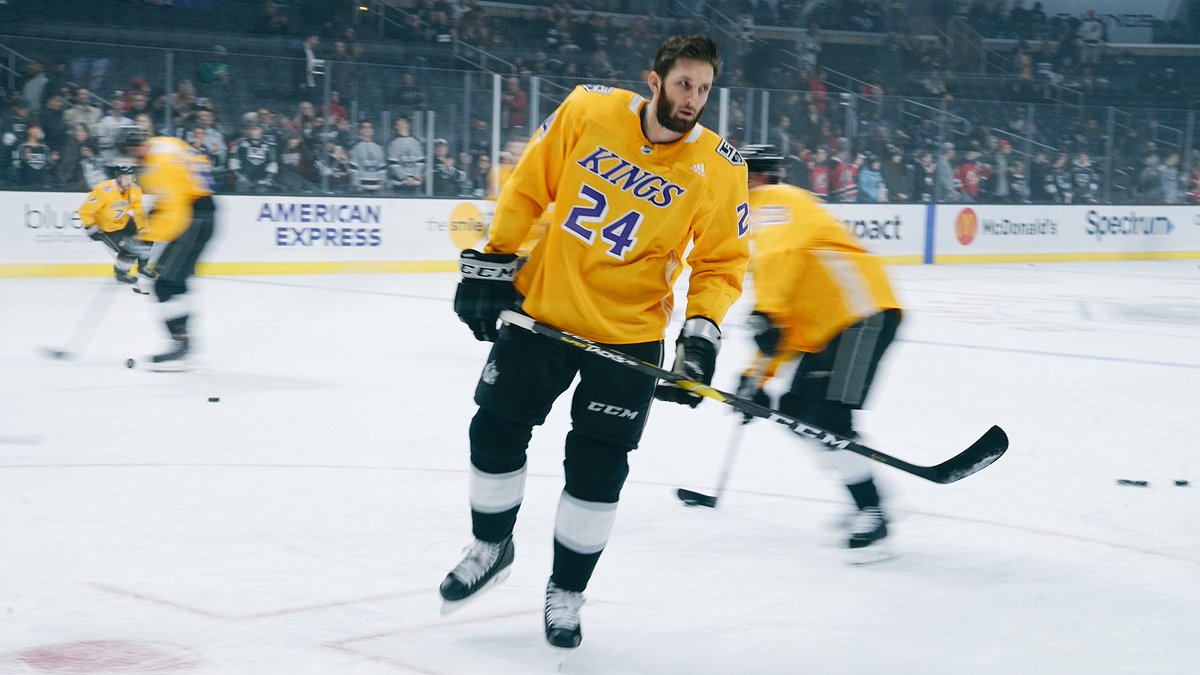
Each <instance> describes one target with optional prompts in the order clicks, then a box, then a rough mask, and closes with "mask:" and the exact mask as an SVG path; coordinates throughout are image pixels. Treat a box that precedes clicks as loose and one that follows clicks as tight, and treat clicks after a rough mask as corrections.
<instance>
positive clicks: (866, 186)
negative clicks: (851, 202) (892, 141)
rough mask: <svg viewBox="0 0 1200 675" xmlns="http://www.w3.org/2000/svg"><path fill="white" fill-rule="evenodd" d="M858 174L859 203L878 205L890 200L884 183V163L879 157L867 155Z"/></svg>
mask: <svg viewBox="0 0 1200 675" xmlns="http://www.w3.org/2000/svg"><path fill="white" fill-rule="evenodd" d="M864 162H865V163H864V165H863V168H862V169H860V170H859V172H858V201H859V202H863V203H870V204H878V203H880V202H886V201H889V200H888V187H887V184H886V183H884V181H883V173H882V168H883V163H882V162H881V161H880V160H879V157H878V156H877V155H873V154H872V155H866V156H865V158H864Z"/></svg>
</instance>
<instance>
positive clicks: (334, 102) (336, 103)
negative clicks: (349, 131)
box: [318, 89, 350, 121]
mask: <svg viewBox="0 0 1200 675" xmlns="http://www.w3.org/2000/svg"><path fill="white" fill-rule="evenodd" d="M318 110H320V111H321V114H322V115H323V116H325V117H328V118H330V120H331V121H332V120H333V119H334V118H337V119H339V120H349V119H350V114H349V113H347V112H346V106H344V105H342V93H341V92H340V91H338V90H337V89H330V90H329V110H326V109H325V104H324V103H322V104H321V106H320V107H319V108H318Z"/></svg>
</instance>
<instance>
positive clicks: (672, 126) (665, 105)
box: [654, 89, 704, 134]
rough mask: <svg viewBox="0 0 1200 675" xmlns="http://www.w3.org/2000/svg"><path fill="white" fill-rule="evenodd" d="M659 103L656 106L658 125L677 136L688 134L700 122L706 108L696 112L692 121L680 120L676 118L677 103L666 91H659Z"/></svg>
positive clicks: (655, 112)
mask: <svg viewBox="0 0 1200 675" xmlns="http://www.w3.org/2000/svg"><path fill="white" fill-rule="evenodd" d="M658 93H659V96H658V103H656V104H655V105H654V117H655V118H656V119H657V120H658V123H659V124H661V125H662V126H663V127H665V128H666V129H668V130H670V131H674V132H675V133H677V134H686V133H687V132H689V131H691V130H692V128H693V127H695V126H696V123H697V122H699V121H700V115H702V114H704V108H701V109H699V110H697V111H696V114H695V116H694V117H692V119H690V120H683V119H678V118H676V117H675V116H674V112H675V102H674V101H672V100H671V98H670V97H669V96H667V92H666V90H665V89H660V90H659V92H658Z"/></svg>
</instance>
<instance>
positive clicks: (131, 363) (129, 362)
mask: <svg viewBox="0 0 1200 675" xmlns="http://www.w3.org/2000/svg"><path fill="white" fill-rule="evenodd" d="M136 365H137V361H134V360H133V359H125V367H126V368H133V367H134V366H136Z"/></svg>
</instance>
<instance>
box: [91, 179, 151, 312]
mask: <svg viewBox="0 0 1200 675" xmlns="http://www.w3.org/2000/svg"><path fill="white" fill-rule="evenodd" d="M113 173H114V177H113V178H111V179H109V180H106V181H103V182H101V183H98V184H97V185H96V187H94V188H92V190H91V192H88V194H87V197H85V198H84V200H83V205H82V206H80V207H79V221H80V222H81V223H82V224H83V228H84V231H85V232H87V234H88V236H89V237H91V238H92V239H93V240H95V241H98V242H101V243H103V244H104V245H105V246H107V247H108V248H110V249H111V250H112V252H113V253H114V254H115V255H116V256H117V261H116V264H115V265H114V266H113V273H114V275H115V276H116V278H117V281H121V282H124V283H127V284H132V283H135V282H136V281H137V277H135V276H134V275H133V274H131V273H130V271H131V270H132V269H133V264H134V263H135V262H136V263H138V267H139V268H140V269H139V271H140V272H141V273H142V274H143V275H153V272H149V271H148V270H147V269H146V262H147V261H146V258H147V255H148V254H149V253H150V248H149V246H148V245H147V244H146V243H145V242H143V241H141V240H140V239H135V238H134V237H135V235H136V234H137V231H138V227H139V226H143V225H145V223H146V211H145V209H144V208H143V207H142V188H140V187H138V184H137V183H135V182H134V174H135V173H137V169H136V168H135V167H134V166H133V165H132V164H117V165H116V166H114V167H113ZM134 290H135V291H137V290H138V289H137V287H136V286H135V287H134Z"/></svg>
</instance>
